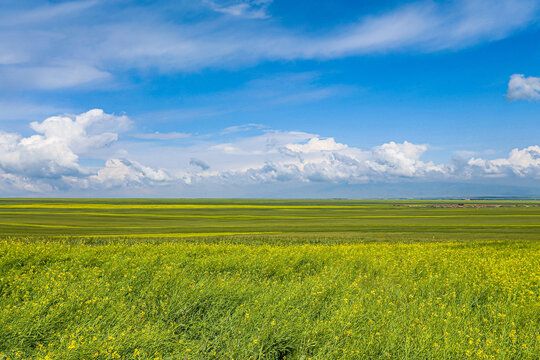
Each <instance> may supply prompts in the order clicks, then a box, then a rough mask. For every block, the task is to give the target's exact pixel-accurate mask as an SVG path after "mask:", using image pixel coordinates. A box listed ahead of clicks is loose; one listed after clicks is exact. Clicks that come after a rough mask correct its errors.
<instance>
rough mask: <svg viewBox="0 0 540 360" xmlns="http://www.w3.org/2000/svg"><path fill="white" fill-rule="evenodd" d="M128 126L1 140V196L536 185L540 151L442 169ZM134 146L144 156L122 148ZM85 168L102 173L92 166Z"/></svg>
mask: <svg viewBox="0 0 540 360" xmlns="http://www.w3.org/2000/svg"><path fill="white" fill-rule="evenodd" d="M132 126H133V125H132V122H131V120H130V119H129V118H128V117H127V116H126V115H114V114H107V113H105V112H103V111H102V110H100V109H94V110H90V111H88V112H85V113H82V114H79V115H62V116H53V117H49V118H47V119H45V120H44V121H42V122H32V123H31V124H30V127H31V129H32V130H33V131H34V132H35V134H34V135H31V136H28V137H23V136H21V135H19V134H15V133H6V132H1V133H0V189H1V190H2V191H3V192H4V194H9V193H10V192H14V191H19V193H20V192H21V191H23V192H28V193H40V192H46V193H62V192H63V191H72V190H77V191H79V192H81V191H82V192H83V193H84V192H86V193H88V194H94V193H99V191H101V190H106V189H121V188H123V189H152V188H156V187H162V186H169V187H171V186H172V187H178V188H185V187H186V186H194V185H197V186H203V187H204V186H230V185H236V186H242V185H257V184H260V185H261V186H263V185H264V184H276V183H281V184H309V183H326V184H367V183H385V182H386V183H387V182H396V183H399V182H402V181H408V182H410V181H466V180H470V179H493V178H498V179H508V181H509V182H511V181H514V180H512V179H529V180H533V181H536V180H540V146H538V145H532V146H529V147H526V148H522V149H518V148H516V149H513V150H512V151H510V153H509V154H508V156H507V157H502V158H495V159H484V158H481V157H471V158H469V159H465V158H455V159H453V161H451V162H449V163H446V164H445V163H440V164H437V163H434V162H433V161H425V160H423V159H422V158H423V157H424V156H425V154H426V153H427V152H429V148H430V147H429V145H426V144H414V143H410V142H407V141H404V142H402V143H396V142H393V141H391V142H388V143H385V144H382V145H380V146H375V147H373V148H371V149H362V148H358V147H354V146H350V145H348V144H344V143H340V142H337V141H336V140H335V139H334V138H331V137H329V138H324V137H321V136H319V135H317V134H310V133H304V132H291V131H278V130H268V129H258V130H259V131H260V134H258V135H254V136H248V137H240V138H236V139H234V140H233V141H231V142H228V143H219V142H218V141H216V140H205V141H204V142H200V143H197V144H196V145H189V146H188V145H184V146H182V145H181V144H180V145H179V144H177V143H169V144H168V145H167V146H162V147H157V148H156V147H155V141H152V142H148V141H143V140H140V141H139V142H136V143H135V144H133V143H129V142H126V141H125V140H122V138H121V137H120V134H122V133H125V132H126V131H127V130H129V129H130V128H131V127H132ZM248 126H251V125H248ZM239 128H242V127H239ZM208 137H210V136H208ZM173 140H174V141H175V142H177V141H178V140H177V139H176V138H175V137H172V138H167V137H165V138H163V139H161V140H160V141H163V142H170V141H173ZM130 145H131V146H132V147H133V148H137V149H139V152H138V153H137V152H134V153H130V152H129V151H127V150H125V149H124V147H125V148H129V147H130ZM134 145H135V146H134ZM141 154H145V156H146V157H144V156H141ZM148 159H154V161H148ZM89 161H90V162H91V161H93V163H94V164H95V163H96V162H97V163H98V164H101V166H96V165H93V166H90V165H88V163H89ZM160 161H161V162H160ZM158 163H159V164H158ZM158 165H159V166H158ZM161 165H163V166H161Z"/></svg>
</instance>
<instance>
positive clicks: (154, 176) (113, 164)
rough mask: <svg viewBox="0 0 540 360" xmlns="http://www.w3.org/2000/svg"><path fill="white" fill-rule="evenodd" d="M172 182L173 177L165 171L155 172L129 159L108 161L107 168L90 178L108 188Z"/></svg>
mask: <svg viewBox="0 0 540 360" xmlns="http://www.w3.org/2000/svg"><path fill="white" fill-rule="evenodd" d="M170 180H172V177H171V176H170V175H169V174H167V172H166V171H165V170H163V169H159V170H154V169H152V168H150V167H148V166H144V165H141V164H139V163H138V162H136V161H130V160H127V159H110V160H107V163H106V164H105V167H104V168H102V169H100V170H99V171H98V172H97V174H96V175H92V176H91V177H90V181H92V182H94V183H97V184H99V185H103V186H105V187H106V188H110V187H126V186H133V185H149V184H153V185H155V184H159V183H164V182H166V181H170Z"/></svg>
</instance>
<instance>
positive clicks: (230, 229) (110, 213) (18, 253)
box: [0, 199, 540, 359]
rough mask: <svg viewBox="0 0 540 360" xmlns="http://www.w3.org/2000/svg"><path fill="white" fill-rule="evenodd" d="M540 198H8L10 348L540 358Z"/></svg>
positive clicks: (19, 354)
mask: <svg viewBox="0 0 540 360" xmlns="http://www.w3.org/2000/svg"><path fill="white" fill-rule="evenodd" d="M539 205H540V203H539V202H534V201H529V202H517V201H497V202H494V201H421V200H414V201H412V200H411V201H405V200H403V201H390V200H388V201H367V200H365V201H349V200H294V201H293V200H288V201H286V200H95V199H94V200H65V199H62V200H60V199H42V200H36V199H4V200H0V359H23V358H25V359H92V358H94V359H115V358H116V359H468V358H471V359H538V358H539V355H538V354H540V241H539V240H540V206H539Z"/></svg>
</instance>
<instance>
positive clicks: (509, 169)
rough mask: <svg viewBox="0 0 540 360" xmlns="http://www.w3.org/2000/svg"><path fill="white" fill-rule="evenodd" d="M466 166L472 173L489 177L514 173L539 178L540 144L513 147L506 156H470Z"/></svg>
mask: <svg viewBox="0 0 540 360" xmlns="http://www.w3.org/2000/svg"><path fill="white" fill-rule="evenodd" d="M467 164H468V166H469V167H470V168H471V170H472V171H473V174H478V172H480V174H482V175H486V176H491V177H504V176H508V175H512V174H513V175H516V176H519V177H531V178H534V179H540V146H537V145H534V146H529V147H526V148H524V149H517V148H516V149H513V150H512V151H511V152H510V154H509V156H508V157H507V158H500V159H494V160H485V159H482V158H471V159H470V160H469V161H468V163H467Z"/></svg>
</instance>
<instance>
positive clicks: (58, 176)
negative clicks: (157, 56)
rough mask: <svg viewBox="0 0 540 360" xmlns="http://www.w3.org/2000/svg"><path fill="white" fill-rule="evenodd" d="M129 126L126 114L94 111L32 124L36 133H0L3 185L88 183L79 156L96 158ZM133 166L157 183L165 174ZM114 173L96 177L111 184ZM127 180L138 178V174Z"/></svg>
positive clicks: (30, 186)
mask: <svg viewBox="0 0 540 360" xmlns="http://www.w3.org/2000/svg"><path fill="white" fill-rule="evenodd" d="M130 126H131V121H130V120H129V118H128V117H127V116H125V115H120V116H117V115H112V114H106V113H104V112H103V110H100V109H94V110H90V111H88V112H85V113H82V114H80V115H62V116H52V117H49V118H47V119H45V120H44V121H42V122H32V123H31V124H30V127H31V129H33V130H34V131H35V132H36V134H35V135H31V136H28V137H23V136H21V135H19V134H16V133H6V132H0V175H1V176H0V179H1V180H2V181H3V183H4V185H6V184H7V185H9V186H12V187H15V188H18V189H26V190H29V191H38V190H40V189H41V190H43V189H44V190H46V191H49V190H50V189H55V188H62V187H66V186H70V185H74V184H75V183H77V186H83V187H84V186H87V185H88V180H89V179H93V178H89V177H90V176H91V175H92V172H91V170H90V169H88V168H85V167H82V166H81V165H80V163H79V160H80V158H81V157H92V156H93V154H94V153H95V152H96V151H98V150H100V149H105V148H107V147H109V146H110V145H111V144H113V143H114V142H116V141H117V140H118V132H122V131H125V130H127V129H128V128H129V127H130ZM114 165H115V163H114V161H113V162H112V163H108V165H107V167H106V169H107V168H114ZM126 166H127V165H126ZM130 166H131V167H132V168H134V169H138V171H140V172H141V173H142V174H143V175H144V176H146V177H147V178H148V179H150V180H152V181H154V180H155V181H161V180H162V179H163V178H164V175H163V174H161V173H159V172H152V171H151V170H150V169H147V168H142V167H140V166H138V165H137V164H136V163H135V164H131V165H130ZM116 167H117V168H118V167H119V166H116ZM113 172H114V171H112V170H110V169H108V170H105V171H104V173H103V174H101V175H100V174H99V173H98V175H97V177H96V178H95V180H96V181H97V182H106V181H105V180H106V179H107V178H115V177H114V176H113V174H111V173H113ZM118 172H120V171H119V170H117V173H118ZM116 177H117V178H118V177H119V176H116ZM125 178H126V179H128V180H130V181H133V178H134V176H131V177H129V176H128V175H126V176H125ZM107 181H108V180H107Z"/></svg>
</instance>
